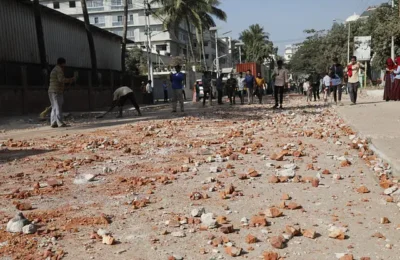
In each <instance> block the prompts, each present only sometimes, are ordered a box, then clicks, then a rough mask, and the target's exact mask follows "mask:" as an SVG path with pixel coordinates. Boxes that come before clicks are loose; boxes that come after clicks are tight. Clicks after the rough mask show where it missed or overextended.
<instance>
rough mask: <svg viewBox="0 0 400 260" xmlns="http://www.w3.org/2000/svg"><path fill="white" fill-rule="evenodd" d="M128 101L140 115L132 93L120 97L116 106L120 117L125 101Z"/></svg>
mask: <svg viewBox="0 0 400 260" xmlns="http://www.w3.org/2000/svg"><path fill="white" fill-rule="evenodd" d="M127 100H129V101H131V103H132V105H133V107H134V108H135V109H136V110H137V111H138V112H139V113H140V108H139V105H138V103H137V102H136V98H135V95H134V94H133V92H131V93H129V94H126V95H125V96H122V97H121V98H120V99H119V100H118V102H117V105H118V107H119V113H120V115H122V107H123V106H124V105H125V103H126V101H127ZM113 108H114V106H112V107H111V109H110V111H111V110H112V109H113Z"/></svg>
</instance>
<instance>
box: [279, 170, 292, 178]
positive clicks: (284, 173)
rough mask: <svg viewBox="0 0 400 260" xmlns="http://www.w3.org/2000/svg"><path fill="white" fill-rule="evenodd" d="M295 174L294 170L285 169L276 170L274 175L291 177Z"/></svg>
mask: <svg viewBox="0 0 400 260" xmlns="http://www.w3.org/2000/svg"><path fill="white" fill-rule="evenodd" d="M295 175H296V172H295V171H294V170H293V169H285V170H281V171H277V172H276V176H278V177H288V178H293V177H294V176H295Z"/></svg>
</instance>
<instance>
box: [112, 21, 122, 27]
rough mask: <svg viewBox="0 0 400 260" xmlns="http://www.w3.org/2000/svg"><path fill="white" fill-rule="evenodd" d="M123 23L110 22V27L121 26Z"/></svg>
mask: <svg viewBox="0 0 400 260" xmlns="http://www.w3.org/2000/svg"><path fill="white" fill-rule="evenodd" d="M123 24H124V23H123V22H122V21H121V22H112V26H122V25H123Z"/></svg>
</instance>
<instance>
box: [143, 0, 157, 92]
mask: <svg viewBox="0 0 400 260" xmlns="http://www.w3.org/2000/svg"><path fill="white" fill-rule="evenodd" d="M143 5H144V13H145V22H146V29H145V33H146V36H147V44H146V45H147V65H148V73H147V74H148V79H149V80H151V84H152V86H154V75H153V62H152V59H151V51H152V47H151V28H150V13H151V11H150V5H149V1H148V0H144V1H143Z"/></svg>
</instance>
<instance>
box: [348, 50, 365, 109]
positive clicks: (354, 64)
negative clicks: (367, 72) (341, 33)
mask: <svg viewBox="0 0 400 260" xmlns="http://www.w3.org/2000/svg"><path fill="white" fill-rule="evenodd" d="M362 68H364V66H363V65H362V64H361V63H359V62H358V61H357V57H356V56H353V57H351V62H350V64H349V65H348V66H347V74H348V75H349V81H348V83H347V86H348V89H349V94H350V100H351V104H350V105H355V104H356V103H357V92H358V88H359V86H360V79H359V74H360V69H362Z"/></svg>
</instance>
